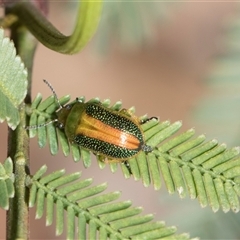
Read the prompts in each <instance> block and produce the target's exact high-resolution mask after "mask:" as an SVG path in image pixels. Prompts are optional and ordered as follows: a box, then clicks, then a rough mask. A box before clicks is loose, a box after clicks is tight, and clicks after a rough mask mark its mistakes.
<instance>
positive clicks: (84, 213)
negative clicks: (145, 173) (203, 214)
mask: <svg viewBox="0 0 240 240" xmlns="http://www.w3.org/2000/svg"><path fill="white" fill-rule="evenodd" d="M45 172H46V167H45V166H44V167H42V168H41V169H40V170H39V171H38V172H37V173H36V174H35V175H34V176H33V177H31V178H30V177H29V178H30V180H29V181H28V187H29V188H30V201H29V206H30V207H33V206H34V205H36V218H41V217H42V216H43V215H44V212H46V225H47V226H48V225H51V224H52V223H53V221H54V214H53V213H54V208H55V212H56V215H55V216H56V220H55V222H56V235H61V234H62V233H63V232H64V212H66V222H67V224H66V226H67V229H66V232H67V239H165V238H168V237H169V238H172V239H181V238H179V236H181V235H177V234H176V230H177V229H176V227H167V226H166V225H165V223H164V222H154V221H153V215H152V214H149V215H140V214H141V212H142V209H141V208H139V207H137V208H136V207H132V206H131V202H130V201H124V202H115V200H117V199H118V198H119V196H120V193H119V192H117V191H116V192H112V193H104V191H105V190H106V188H107V185H106V184H101V185H97V186H92V179H86V180H80V179H79V177H80V175H81V174H80V173H73V174H69V175H65V173H64V171H62V170H60V171H56V172H54V173H51V174H49V175H44V173H45ZM76 220H77V221H76ZM184 236H186V237H185V238H183V239H189V236H188V235H186V234H185V235H184Z"/></svg>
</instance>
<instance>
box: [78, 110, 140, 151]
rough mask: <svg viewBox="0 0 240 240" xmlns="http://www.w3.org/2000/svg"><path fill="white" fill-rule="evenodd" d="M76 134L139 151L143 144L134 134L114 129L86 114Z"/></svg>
mask: <svg viewBox="0 0 240 240" xmlns="http://www.w3.org/2000/svg"><path fill="white" fill-rule="evenodd" d="M75 134H76V135H84V136H87V137H90V138H94V139H99V140H101V141H104V142H108V143H109V144H115V145H118V146H120V147H122V148H128V149H139V147H140V144H141V143H140V141H139V139H137V138H136V137H135V136H133V135H132V134H130V133H126V132H123V131H121V130H119V129H116V128H113V127H111V126H109V125H107V124H105V123H103V122H102V121H100V120H98V119H96V118H93V117H91V116H89V115H87V114H86V113H85V114H83V115H82V117H81V120H80V123H79V125H78V126H77V129H76V132H75Z"/></svg>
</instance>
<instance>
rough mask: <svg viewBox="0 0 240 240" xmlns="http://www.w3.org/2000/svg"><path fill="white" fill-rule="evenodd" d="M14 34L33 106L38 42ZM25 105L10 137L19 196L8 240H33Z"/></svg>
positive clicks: (23, 32)
mask: <svg viewBox="0 0 240 240" xmlns="http://www.w3.org/2000/svg"><path fill="white" fill-rule="evenodd" d="M11 34H12V35H11V38H12V40H13V41H14V44H15V47H16V49H17V54H18V55H19V56H20V57H21V58H22V61H23V62H24V64H25V66H26V68H27V70H28V92H27V96H26V98H25V103H30V102H31V78H32V66H33V56H34V53H35V49H36V44H37V42H36V40H35V39H34V38H33V36H32V35H31V34H30V33H29V32H28V31H27V30H26V29H25V28H23V27H19V26H15V27H13V28H12V31H11ZM25 103H22V104H21V105H20V107H19V114H20V124H19V125H18V127H17V129H16V130H15V131H12V130H11V129H9V135H8V156H10V157H11V158H12V159H13V164H14V173H15V196H14V198H13V199H11V201H10V207H9V211H8V212H7V237H6V238H7V239H29V224H28V215H29V211H28V197H29V193H28V189H27V188H26V185H25V180H26V176H27V175H28V174H29V137H28V134H27V132H26V130H25V129H24V127H23V126H26V125H27V122H28V119H27V118H26V114H25Z"/></svg>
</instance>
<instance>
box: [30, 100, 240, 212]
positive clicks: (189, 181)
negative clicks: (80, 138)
mask: <svg viewBox="0 0 240 240" xmlns="http://www.w3.org/2000/svg"><path fill="white" fill-rule="evenodd" d="M82 99H83V98H82ZM68 101H69V96H65V97H63V98H61V99H60V102H61V104H65V103H66V102H68ZM90 102H99V99H92V100H90ZM102 104H103V105H104V106H106V107H110V108H112V109H114V110H116V111H119V110H120V109H121V103H120V102H117V103H116V104H113V106H110V101H109V100H105V101H103V103H102ZM57 108H58V105H57V103H56V102H55V101H54V99H52V98H49V99H47V100H45V101H43V102H41V97H40V96H37V98H36V99H35V100H34V102H33V105H32V107H31V108H30V109H31V110H30V122H31V123H32V124H33V125H39V124H44V122H45V123H46V122H48V121H50V120H53V119H54V118H56V116H55V111H56V109H57ZM132 110H133V109H132ZM143 118H144V117H143ZM32 119H33V120H32ZM181 125H182V123H181V122H180V121H177V122H175V123H170V122H169V121H158V120H156V119H152V120H150V121H147V122H146V123H144V124H143V125H141V127H142V130H143V133H144V136H145V140H146V144H147V145H149V146H151V147H152V148H153V149H154V150H153V151H152V152H151V153H148V154H147V153H145V152H140V154H138V155H137V157H135V158H132V159H129V160H128V165H129V166H128V167H127V165H125V164H122V163H111V164H107V165H109V166H110V170H111V171H112V172H116V171H117V169H118V167H119V165H120V167H121V169H122V172H123V175H124V177H125V178H129V177H131V175H132V176H133V177H134V179H135V180H142V182H143V185H144V186H146V187H148V186H150V185H152V184H153V186H154V188H155V189H156V190H157V189H160V187H161V185H162V183H161V179H163V180H164V182H165V185H166V187H167V190H168V192H169V193H175V192H178V194H179V196H180V198H185V197H186V196H189V197H190V198H192V199H198V200H199V202H200V205H201V206H202V207H206V206H211V208H212V210H213V211H214V212H216V211H218V210H219V209H220V208H222V210H223V211H224V212H228V211H229V210H230V209H231V210H232V211H234V212H238V211H239V208H240V203H239V196H240V177H239V176H240V156H239V148H238V147H236V148H231V149H227V147H226V145H225V144H219V143H218V141H217V140H216V139H213V140H211V141H206V137H205V135H200V136H195V131H194V130H193V129H190V130H188V131H186V132H184V133H180V134H178V135H177V134H176V132H177V131H179V129H180V128H181ZM50 126H51V127H50ZM37 132H38V138H39V145H40V146H41V147H42V146H45V145H46V144H47V142H49V145H50V150H51V152H52V154H56V153H57V151H58V142H60V143H61V146H62V149H63V153H64V154H65V155H66V156H67V155H69V154H70V153H71V154H72V155H73V158H74V160H75V161H79V160H80V159H82V161H83V164H84V166H85V167H89V166H90V165H91V157H90V151H89V150H86V149H83V148H81V147H79V146H77V145H74V144H72V143H71V144H70V143H69V142H68V139H67V137H66V135H65V133H64V132H63V131H61V130H59V129H57V128H56V127H55V126H54V125H53V124H52V125H49V126H47V127H40V128H38V129H37ZM33 133H34V134H33ZM35 134H36V130H35V129H33V130H30V135H31V136H34V135H35ZM48 140H49V141H48ZM97 159H98V162H99V167H100V168H104V167H105V166H106V164H105V163H104V162H102V161H101V159H99V157H98V156H97ZM129 170H130V171H129Z"/></svg>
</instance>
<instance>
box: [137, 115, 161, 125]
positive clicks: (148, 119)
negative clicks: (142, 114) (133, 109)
mask: <svg viewBox="0 0 240 240" xmlns="http://www.w3.org/2000/svg"><path fill="white" fill-rule="evenodd" d="M153 119H155V120H158V117H150V118H147V119H144V120H140V124H144V123H146V122H149V121H151V120H153Z"/></svg>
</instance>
